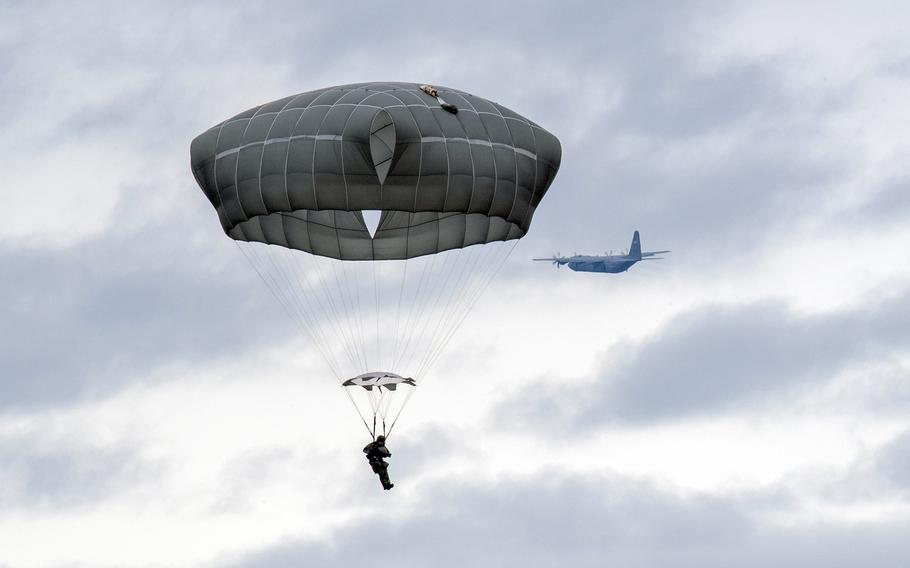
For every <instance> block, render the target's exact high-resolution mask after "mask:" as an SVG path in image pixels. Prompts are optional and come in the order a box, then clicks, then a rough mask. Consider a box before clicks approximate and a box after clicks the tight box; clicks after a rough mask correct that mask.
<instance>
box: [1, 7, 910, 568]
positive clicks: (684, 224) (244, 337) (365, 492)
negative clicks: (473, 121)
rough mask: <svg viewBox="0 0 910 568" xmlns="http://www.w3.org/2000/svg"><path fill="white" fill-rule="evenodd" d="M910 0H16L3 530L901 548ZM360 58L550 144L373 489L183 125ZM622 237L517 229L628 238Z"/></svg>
mask: <svg viewBox="0 0 910 568" xmlns="http://www.w3.org/2000/svg"><path fill="white" fill-rule="evenodd" d="M907 21H910V6H908V5H907V4H906V3H905V2H898V1H895V2H885V1H866V2H811V1H806V2H799V3H793V2H697V1H693V2H685V3H683V2H669V1H668V2H658V1H655V2H599V3H581V2H534V1H529V2H525V3H521V5H518V4H516V3H506V2H496V1H492V2H491V1H485V2H474V1H471V0H466V1H464V2H455V3H445V2H442V3H431V4H427V3H412V2H385V3H382V4H380V3H369V4H368V3H363V5H357V4H356V3H351V4H350V5H345V6H342V5H341V4H340V3H335V2H257V3H240V2H196V3H191V4H186V3H182V2H162V1H158V2H129V3H113V2H81V3H74V2H24V1H22V2H16V1H9V0H6V1H3V0H0V132H2V134H3V135H2V136H0V197H2V203H3V204H4V206H5V207H6V211H7V214H6V215H4V222H3V223H0V266H2V267H3V268H2V269H0V298H2V300H0V566H2V567H20V566H26V567H32V566H34V567H49V566H66V567H82V566H85V567H133V566H136V567H144V566H169V567H170V566H174V567H178V566H193V567H195V566H203V567H216V566H217V567H221V566H225V567H236V568H241V567H243V568H253V567H269V568H276V567H283V566H307V567H318V566H351V565H356V564H367V563H371V564H374V565H383V566H385V565H387V566H400V567H402V568H404V567H412V566H413V567H416V566H426V565H427V564H430V563H431V564H433V565H434V566H439V567H449V566H452V567H455V566H465V565H468V566H477V567H488V566H489V567H494V566H495V567H499V566H511V565H523V566H527V567H530V568H534V567H549V566H576V567H588V566H590V567H595V566H596V567H601V566H617V567H634V568H638V567H641V568H646V567H648V568H650V567H666V566H674V567H700V568H705V567H728V566H740V567H751V566H756V567H759V566H761V567H764V566H778V567H797V566H799V567H802V566H830V567H840V566H878V567H881V568H887V567H892V566H893V567H904V566H907V565H910V547H908V546H907V544H906V535H907V534H908V533H910V413H908V412H907V409H908V405H910V331H908V330H910V325H908V322H910V257H908V255H907V245H908V243H910V223H908V218H910V176H908V173H907V170H906V166H907V159H906V157H907V156H908V155H910V139H908V137H907V132H908V131H910V128H908V127H910V110H908V109H910V107H908V105H907V104H906V101H907V100H908V98H910V35H908V34H907V33H906V22H907ZM362 81H405V82H415V83H433V84H438V85H447V86H451V87H455V88H458V89H462V90H465V91H468V92H471V93H474V94H476V95H478V96H481V97H485V98H488V99H491V100H494V101H497V102H499V103H501V104H503V105H505V106H507V107H509V108H511V109H514V110H515V111H517V112H518V113H520V114H522V115H524V116H526V117H528V118H530V119H531V120H533V121H534V122H536V123H538V124H540V125H541V126H543V127H544V128H546V129H547V130H549V131H550V132H552V133H554V134H555V135H556V136H557V137H558V138H559V139H560V141H561V143H562V151H563V153H562V156H563V157H562V166H561V168H560V171H559V174H558V175H557V177H556V179H555V181H554V183H553V185H552V186H551V187H550V190H549V192H548V194H547V196H546V197H545V199H544V201H543V202H542V204H541V206H540V208H539V209H538V211H537V213H536V215H535V217H534V222H533V224H532V227H531V230H530V232H529V234H528V235H527V236H526V237H525V238H523V239H522V240H521V241H520V242H519V243H518V245H517V246H516V248H515V250H514V251H513V253H512V255H511V256H510V257H509V260H508V262H507V263H506V264H505V265H504V266H503V268H502V270H501V272H500V273H499V275H498V277H497V279H496V280H495V281H494V282H493V283H492V285H491V286H490V287H489V289H488V290H487V292H486V294H485V296H484V297H483V299H482V300H481V301H480V302H479V303H478V304H477V306H476V307H475V308H474V310H473V312H472V314H471V316H470V317H469V319H468V320H467V321H466V322H465V324H464V325H463V326H462V327H461V329H460V330H459V332H458V335H456V336H455V338H454V339H453V341H452V342H451V343H450V344H449V346H448V349H447V351H446V352H445V354H444V355H443V356H442V357H441V358H440V359H439V361H438V362H437V364H436V366H435V367H434V368H433V371H432V376H430V377H428V378H427V380H426V381H425V382H424V383H423V384H422V385H421V387H420V388H419V389H418V391H417V392H416V394H415V396H414V399H413V401H412V402H411V403H410V404H409V406H408V407H407V409H406V412H405V413H404V414H403V417H402V419H401V424H400V426H398V427H397V430H396V434H395V437H394V439H392V440H390V446H391V450H392V453H393V457H392V459H391V460H390V462H391V466H390V474H391V477H392V480H393V481H394V482H395V483H396V487H395V489H394V490H392V491H389V492H383V491H381V490H380V488H379V484H378V482H377V480H376V478H375V476H374V474H373V473H372V472H371V471H370V470H369V467H368V466H367V464H366V463H365V462H364V460H363V456H362V454H361V452H360V448H361V447H362V446H363V444H364V443H366V441H368V440H365V439H364V438H365V434H364V432H363V430H362V425H361V424H360V423H359V420H358V418H357V417H356V414H355V413H354V412H353V410H352V409H351V407H350V405H349V403H348V402H347V401H346V400H345V397H344V395H343V394H342V393H341V392H339V391H340V389H338V387H337V384H336V383H335V382H334V381H333V380H332V378H331V377H330V376H329V374H328V370H327V367H326V365H325V363H324V362H323V360H322V359H321V358H320V356H319V353H318V352H317V351H316V350H315V349H314V348H313V347H312V345H311V344H309V343H308V342H307V341H306V340H305V338H303V337H302V336H301V335H300V334H299V333H297V332H296V330H295V328H294V327H293V323H292V322H291V321H290V320H289V319H288V318H287V317H286V315H285V314H284V313H283V312H282V311H281V309H280V307H279V306H278V305H277V303H276V302H275V300H274V299H273V298H272V297H271V296H270V295H269V293H268V290H267V289H266V288H265V287H264V286H263V285H262V283H261V282H260V281H259V279H258V278H257V276H256V274H255V272H254V271H253V270H251V269H250V266H249V265H248V264H247V263H246V261H245V260H244V258H243V256H242V255H241V254H240V253H239V252H238V250H237V247H236V246H235V245H234V243H233V242H232V241H231V240H230V239H228V238H227V237H225V235H224V234H223V232H222V231H221V229H220V227H219V225H218V223H217V219H216V217H215V215H214V212H213V210H212V208H211V206H210V204H209V203H208V201H207V200H206V199H205V197H204V196H203V194H202V192H201V191H200V190H199V188H198V186H197V185H196V183H195V181H194V179H193V176H192V174H191V172H190V168H189V144H190V141H191V140H192V139H193V138H194V137H195V136H197V135H198V134H200V133H202V132H203V131H205V130H206V129H208V128H209V127H211V126H212V125H214V124H217V123H219V122H220V121H222V120H225V119H226V118H228V117H230V116H233V115H235V114H237V113H239V112H241V111H243V110H245V109H248V108H251V107H254V106H257V105H260V104H262V103H265V102H268V101H272V100H276V99H279V98H282V97H284V96H287V95H291V94H295V93H300V92H305V91H309V90H314V89H319V88H323V87H327V86H331V85H340V84H347V83H355V82H362ZM636 229H637V230H640V231H641V235H642V244H643V247H644V249H645V250H660V249H671V250H672V251H673V252H672V253H671V254H669V255H667V257H668V258H666V259H665V260H662V261H659V262H654V263H641V264H640V265H638V266H635V267H633V268H632V269H631V270H630V271H629V272H628V273H625V274H621V275H603V274H582V273H574V272H571V271H569V270H566V269H562V270H556V269H554V268H553V267H551V266H549V265H543V264H542V263H531V262H529V259H530V258H532V257H535V256H544V255H549V254H552V253H554V252H562V253H563V254H569V253H572V252H578V253H600V252H602V251H606V250H619V249H622V248H625V247H628V243H629V241H630V239H631V235H632V232H633V231H634V230H636Z"/></svg>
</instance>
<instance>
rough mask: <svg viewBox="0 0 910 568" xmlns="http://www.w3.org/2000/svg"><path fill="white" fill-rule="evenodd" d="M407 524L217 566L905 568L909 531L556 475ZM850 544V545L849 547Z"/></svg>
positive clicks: (469, 489)
mask: <svg viewBox="0 0 910 568" xmlns="http://www.w3.org/2000/svg"><path fill="white" fill-rule="evenodd" d="M433 495H434V497H433V498H432V499H430V500H426V501H423V502H420V503H419V504H418V506H417V507H416V508H415V510H416V511H418V512H417V513H414V514H410V515H407V516H405V517H404V518H401V516H400V514H398V515H395V514H391V512H392V511H393V510H394V509H395V501H394V494H390V495H389V497H388V499H389V504H388V505H387V509H388V510H389V513H390V514H383V515H380V516H377V517H373V518H369V519H364V520H362V521H360V522H358V523H355V524H353V525H352V526H349V527H344V528H342V529H339V530H338V531H337V532H336V534H334V535H333V536H332V539H331V543H328V544H327V543H312V542H303V541H294V540H289V541H286V542H283V543H278V544H276V545H275V546H273V547H271V548H268V549H265V550H262V551H259V552H256V553H253V554H250V555H248V556H247V557H245V558H243V559H241V560H239V561H236V562H235V563H231V562H230V561H228V560H227V559H223V560H222V561H219V565H225V564H227V565H231V566H235V567H238V568H239V567H244V568H255V567H260V566H262V567H265V566H268V567H269V568H280V567H282V566H300V565H303V564H305V565H306V566H312V567H319V566H355V565H361V564H375V563H382V564H387V565H394V566H401V567H416V566H425V565H426V564H427V563H432V564H434V565H436V566H465V565H470V566H480V567H483V566H512V565H518V564H520V565H522V566H530V567H536V566H579V567H584V566H603V565H604V564H605V563H607V564H610V565H616V566H629V567H649V566H667V565H673V566H681V567H685V566H693V567H695V566H698V567H710V566H730V565H736V566H745V567H750V566H755V567H764V566H768V565H774V566H782V567H788V566H793V567H796V566H807V565H825V566H854V565H858V564H865V563H867V562H868V563H871V564H874V565H877V566H878V565H880V566H895V567H897V566H902V565H903V563H906V562H907V560H908V556H907V551H906V547H905V546H903V545H902V542H903V540H902V538H901V532H902V531H905V530H906V529H907V524H906V523H900V522H893V523H885V524H881V525H876V524H871V523H870V524H867V525H861V526H839V525H816V526H809V527H803V528H793V529H789V530H782V529H774V528H771V527H769V526H767V525H764V524H762V523H759V522H757V521H756V520H755V517H756V516H757V515H759V514H761V513H762V512H765V511H770V510H782V509H784V510H785V509H787V508H788V507H789V506H790V505H791V504H792V502H791V500H790V499H789V497H787V496H785V495H774V494H770V495H768V494H755V495H749V496H740V497H735V498H711V497H693V498H681V497H677V496H675V495H673V494H670V493H666V492H662V491H660V490H658V489H656V488H654V487H652V486H649V485H647V484H640V483H636V482H634V481H630V480H627V479H622V478H610V477H589V478H568V477H564V476H561V475H559V474H556V473H554V472H550V473H549V474H547V475H543V476H540V477H535V478H532V479H530V480H527V481H515V482H513V483H508V484H506V483H502V484H497V485H495V486H490V487H480V486H474V485H458V486H448V487H440V488H438V490H434V491H433ZM847 536H849V537H850V538H845V537H847Z"/></svg>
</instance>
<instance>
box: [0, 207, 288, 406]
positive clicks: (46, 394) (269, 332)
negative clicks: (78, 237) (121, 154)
mask: <svg viewBox="0 0 910 568" xmlns="http://www.w3.org/2000/svg"><path fill="white" fill-rule="evenodd" d="M209 220H210V221H213V219H209ZM212 224H213V225H214V223H212ZM184 230H185V229H184V228H183V227H182V226H180V225H168V224H165V225H152V226H148V227H146V228H144V229H142V230H137V231H130V230H125V231H124V232H123V233H117V234H112V235H105V236H102V237H98V238H95V239H92V240H90V241H86V242H85V243H82V244H79V245H77V246H75V247H73V248H70V249H65V250H57V249H51V250H43V249H21V248H10V247H3V248H0V263H2V265H3V266H4V270H3V272H2V273H0V293H2V295H3V297H4V298H5V301H4V302H3V303H2V304H0V319H2V321H3V322H4V323H3V326H2V327H0V360H2V361H3V379H4V380H3V382H2V385H0V407H6V408H10V407H14V406H20V405H31V404H41V403H60V402H62V401H66V400H70V399H72V398H74V397H80V396H85V395H87V394H89V393H93V394H95V395H97V394H101V393H105V392H109V390H110V389H117V388H121V387H123V386H126V385H128V384H132V383H135V382H136V381H141V380H144V379H145V378H147V377H149V376H151V375H153V374H154V373H155V371H156V370H158V369H162V368H166V367H168V366H181V365H184V366H187V365H189V366H201V365H205V364H206V363H207V362H213V361H225V360H229V359H230V358H237V357H242V356H243V354H244V353H247V352H249V351H250V350H254V349H257V348H260V347H262V346H263V345H267V344H269V343H274V342H276V341H280V340H287V339H288V338H291V337H295V336H294V335H293V333H292V332H293V328H292V326H291V325H290V324H289V322H287V321H286V316H284V314H283V313H281V312H280V311H279V310H277V309H275V308H276V306H275V305H274V302H273V301H272V298H270V297H269V296H268V294H267V293H266V291H265V289H264V287H263V286H262V285H261V283H260V282H259V281H258V280H256V278H255V274H254V273H253V271H252V270H250V268H249V267H248V266H247V264H246V262H245V261H244V260H243V258H242V256H241V255H240V254H239V253H237V251H236V250H231V249H232V248H233V245H230V242H229V241H228V240H227V239H226V238H225V239H223V241H224V242H223V243H221V242H220V240H206V239H203V240H202V241H201V242H200V241H197V240H194V235H193V233H192V232H191V234H190V235H186V234H183V231H184ZM217 237H219V235H218V231H217V229H216V228H214V227H213V238H217ZM219 244H220V245H221V246H219Z"/></svg>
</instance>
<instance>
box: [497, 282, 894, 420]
mask: <svg viewBox="0 0 910 568" xmlns="http://www.w3.org/2000/svg"><path fill="white" fill-rule="evenodd" d="M908 296H910V294H907V293H905V294H903V295H901V296H899V297H897V298H895V299H892V300H889V301H885V302H882V303H880V304H873V305H869V306H862V307H860V308H857V309H854V310H852V311H847V312H841V313H834V314H826V315H819V316H799V315H797V314H793V313H791V312H790V311H789V310H788V309H787V308H786V306H784V305H782V304H780V303H776V302H770V301H769V302H762V303H758V304H754V305H749V306H744V307H743V306H738V307H725V306H707V307H700V308H698V309H696V310H693V311H691V312H689V313H685V314H683V315H681V316H678V317H677V318H675V319H674V320H672V321H671V322H670V323H668V324H667V325H666V326H665V327H664V328H663V329H662V330H661V331H660V332H658V334H657V335H655V336H654V337H651V338H649V339H647V340H644V341H643V342H642V343H640V344H631V345H629V344H627V345H621V346H618V347H615V348H612V349H610V350H609V351H608V352H606V353H605V354H604V356H603V360H604V367H603V369H602V370H601V372H600V373H598V375H597V376H596V378H595V379H594V380H593V381H592V382H591V383H590V384H587V385H585V386H583V387H577V388H576V389H566V388H564V387H561V386H560V387H556V386H554V385H547V387H546V390H545V391H544V392H545V393H546V394H543V395H542V394H540V393H541V391H540V390H539V389H531V390H533V391H534V392H535V393H536V394H535V395H533V396H530V397H529V396H527V395H525V396H518V397H517V398H516V399H515V401H514V402H507V403H505V405H504V408H502V409H501V410H500V411H498V412H497V413H496V414H497V416H500V417H504V418H503V419H506V420H508V419H510V418H512V419H514V418H516V417H519V420H520V421H523V420H525V419H533V420H536V421H539V420H540V417H541V416H550V417H552V418H554V419H557V417H559V416H563V417H567V416H574V418H573V420H580V421H581V423H600V422H605V421H612V420H631V421H652V420H664V419H673V418H679V417H684V416H688V415H692V414H699V413H706V412H714V411H717V410H719V409H724V408H729V407H730V406H732V405H734V404H736V403H739V402H743V401H752V402H754V401H756V400H777V399H778V397H780V396H782V393H784V392H787V391H788V390H789V389H802V388H806V387H807V385H811V384H812V383H817V382H821V381H824V380H827V379H830V378H832V377H833V376H834V375H835V374H836V373H837V372H838V371H839V370H841V369H843V368H845V367H847V366H848V365H850V364H853V363H857V362H861V361H864V360H867V359H869V358H874V357H879V356H886V355H887V354H889V353H892V352H893V351H894V350H896V349H901V348H904V347H905V346H906V345H907V344H908V341H910V330H908V328H907V327H906V325H905V322H906V321H907V319H908V317H910V313H908V305H910V303H908ZM791 392H792V391H791Z"/></svg>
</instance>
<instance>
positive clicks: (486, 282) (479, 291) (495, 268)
mask: <svg viewBox="0 0 910 568" xmlns="http://www.w3.org/2000/svg"><path fill="white" fill-rule="evenodd" d="M517 245H518V241H517V240H516V241H515V242H514V243H513V244H512V246H510V247H508V248H507V249H506V251H505V254H504V255H502V258H500V259H499V260H498V261H496V262H494V263H493V265H492V266H491V267H490V269H489V271H488V273H487V275H486V277H485V278H484V279H483V280H482V281H481V283H480V285H479V286H478V287H477V288H476V289H475V291H474V292H473V296H472V297H471V298H470V300H469V302H468V304H467V306H465V308H464V310H462V312H461V313H460V314H459V315H458V318H457V319H456V320H454V324H455V325H454V326H453V327H452V328H451V329H450V330H449V333H448V335H447V336H446V338H445V339H444V341H443V342H442V344H441V345H440V346H439V347H438V348H437V350H436V353H435V354H434V355H433V356H432V357H431V358H430V359H429V361H428V363H427V364H426V365H425V366H424V367H423V368H421V369H420V370H419V371H418V372H417V374H416V376H417V377H421V378H422V377H423V375H424V373H426V372H428V371H429V370H430V369H431V368H432V367H433V365H435V364H436V361H437V359H439V356H440V355H441V354H442V353H443V352H444V351H445V347H446V346H447V345H448V344H449V342H450V341H451V340H452V338H453V337H454V336H455V333H456V332H457V331H458V329H459V328H460V327H461V324H463V323H464V321H465V319H467V316H468V314H470V313H471V310H472V309H473V308H474V305H475V304H477V302H478V301H479V300H480V298H481V297H483V293H484V292H485V291H486V290H487V288H488V287H489V286H490V284H491V283H492V282H493V279H494V278H495V277H496V275H497V274H498V273H499V271H500V270H501V269H502V267H503V266H504V265H505V263H506V261H507V260H508V259H509V257H510V256H511V255H512V251H514V250H515V247H516V246H517ZM417 380H418V381H419V379H417Z"/></svg>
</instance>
